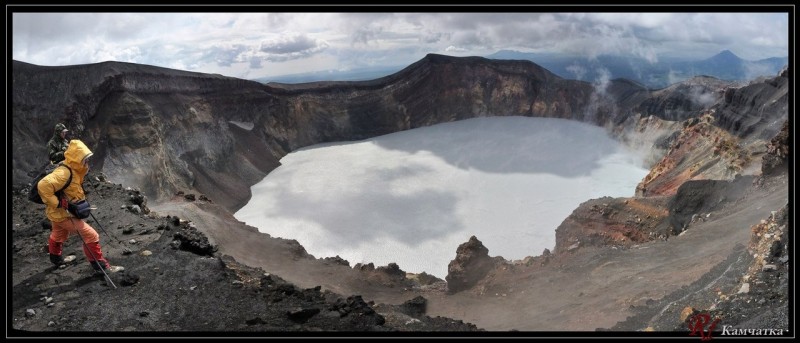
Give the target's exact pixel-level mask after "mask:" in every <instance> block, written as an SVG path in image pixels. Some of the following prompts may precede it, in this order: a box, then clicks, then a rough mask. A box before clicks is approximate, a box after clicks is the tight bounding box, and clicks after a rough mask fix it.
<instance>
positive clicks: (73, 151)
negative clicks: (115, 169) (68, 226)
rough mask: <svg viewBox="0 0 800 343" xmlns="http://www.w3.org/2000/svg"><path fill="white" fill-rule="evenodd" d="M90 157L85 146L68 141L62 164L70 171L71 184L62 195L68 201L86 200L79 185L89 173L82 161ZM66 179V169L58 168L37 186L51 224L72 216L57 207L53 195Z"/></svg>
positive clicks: (77, 141) (57, 201)
mask: <svg viewBox="0 0 800 343" xmlns="http://www.w3.org/2000/svg"><path fill="white" fill-rule="evenodd" d="M90 156H92V151H91V150H89V148H88V147H87V146H86V144H84V143H83V142H81V141H80V140H78V139H73V140H71V141H69V146H68V147H67V150H66V151H64V162H63V163H64V164H65V165H66V166H67V167H69V168H70V169H72V182H70V184H69V186H67V188H65V189H64V194H65V195H66V197H67V200H68V201H77V200H83V199H85V198H86V195H85V194H84V193H83V187H82V186H81V185H82V184H83V178H84V177H86V173H88V172H89V167H88V166H84V165H83V160H84V159H86V158H89V157H90ZM68 178H69V170H67V168H61V167H58V168H56V169H55V170H53V172H52V173H50V174H48V175H46V176H45V177H43V178H42V180H41V181H39V184H38V185H37V188H38V189H39V195H40V196H41V197H42V200H43V201H44V204H45V205H47V207H46V208H45V214H46V215H47V219H50V221H52V222H56V223H58V222H62V221H64V220H66V219H67V218H69V217H72V214H70V213H69V212H67V210H65V209H63V208H61V207H59V206H58V205H59V199H58V197H57V196H56V195H55V193H56V191H58V190H59V189H61V187H63V186H64V183H66V182H67V179H68Z"/></svg>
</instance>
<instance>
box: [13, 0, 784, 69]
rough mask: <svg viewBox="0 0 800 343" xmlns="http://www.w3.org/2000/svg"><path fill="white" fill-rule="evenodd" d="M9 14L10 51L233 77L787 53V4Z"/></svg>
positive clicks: (45, 58)
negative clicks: (703, 9)
mask: <svg viewBox="0 0 800 343" xmlns="http://www.w3.org/2000/svg"><path fill="white" fill-rule="evenodd" d="M10 8H11V9H12V12H13V7H10ZM454 9H458V8H457V7H454ZM530 9H531V10H532V11H535V10H536V9H537V8H536V7H531V8H530ZM723 9H726V10H729V8H727V7H725V8H723ZM741 9H742V10H747V8H741ZM12 23H13V25H12V47H13V49H12V58H14V59H16V60H21V61H25V62H29V63H34V64H40V65H69V64H83V63H94V62H100V61H106V60H119V61H128V62H134V63H143V64H152V65H159V66H164V67H169V68H188V67H196V68H197V69H196V70H195V71H201V72H209V73H222V74H226V75H231V74H234V75H233V76H236V75H245V74H249V73H250V72H249V69H261V70H263V71H265V72H266V71H275V70H281V71H285V72H287V73H290V72H301V71H302V70H286V67H287V66H290V64H291V63H293V61H297V60H301V59H308V58H314V59H316V60H317V61H318V63H323V62H322V61H324V63H328V64H327V65H321V64H320V65H316V64H314V65H311V64H301V63H294V64H291V67H293V68H317V70H318V69H341V68H347V67H350V66H365V65H376V64H380V63H386V64H391V65H400V64H408V63H411V62H414V61H415V60H416V59H418V58H421V57H422V56H424V55H425V54H427V53H431V52H434V53H451V54H454V55H459V56H463V55H478V56H481V55H487V54H491V53H493V52H495V51H497V50H501V49H511V50H519V51H525V52H547V53H568V54H572V55H576V56H582V57H589V58H592V57H596V56H599V55H604V54H611V55H624V56H635V57H640V58H644V59H646V60H648V61H651V62H654V61H657V60H658V59H659V58H662V57H682V58H691V59H699V58H707V57H710V56H712V55H714V54H716V53H718V52H719V51H721V50H724V49H729V50H731V51H733V52H734V53H736V54H737V55H739V56H740V57H742V58H744V59H747V60H757V59H762V58H767V57H785V56H787V55H788V43H789V37H788V32H789V25H788V14H787V13H320V14H312V13H12ZM267 67H268V68H267ZM754 69H755V68H754ZM305 71H312V70H305ZM754 71H755V70H754ZM574 72H578V71H577V70H575V71H574Z"/></svg>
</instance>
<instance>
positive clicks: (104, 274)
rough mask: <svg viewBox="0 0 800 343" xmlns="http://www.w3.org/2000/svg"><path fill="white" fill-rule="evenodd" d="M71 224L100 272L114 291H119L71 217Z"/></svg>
mask: <svg viewBox="0 0 800 343" xmlns="http://www.w3.org/2000/svg"><path fill="white" fill-rule="evenodd" d="M69 222H70V223H72V229H74V230H75V232H77V233H78V238H80V239H81V243H83V246H84V247H85V248H86V251H88V252H89V255H92V260H94V263H97V265H98V266H99V267H100V271H101V272H103V276H104V277H105V278H106V280H107V281H108V282H110V283H111V286H114V289H117V285H115V284H114V281H112V280H111V277H110V276H108V274H106V269H105V268H103V266H101V265H100V261H98V260H97V257H95V256H94V253H93V252H92V250H91V249H89V246H88V245H86V241H84V240H83V236H81V233H80V232H78V228H77V227H76V226H75V222H74V221H72V218H71V217H70V218H69Z"/></svg>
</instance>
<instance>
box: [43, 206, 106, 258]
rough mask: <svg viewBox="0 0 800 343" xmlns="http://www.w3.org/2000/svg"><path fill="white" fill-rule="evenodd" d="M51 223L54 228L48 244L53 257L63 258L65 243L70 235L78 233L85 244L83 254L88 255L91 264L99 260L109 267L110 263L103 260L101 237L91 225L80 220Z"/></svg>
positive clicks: (71, 219) (73, 219)
mask: <svg viewBox="0 0 800 343" xmlns="http://www.w3.org/2000/svg"><path fill="white" fill-rule="evenodd" d="M51 223H52V224H53V227H52V230H51V231H50V239H49V240H48V242H47V243H48V250H49V251H50V254H51V255H58V256H61V254H62V249H63V247H64V242H66V241H67V238H69V234H70V233H73V232H77V233H78V234H79V235H81V238H82V239H83V242H84V243H85V244H83V254H84V255H86V259H88V260H89V263H91V262H93V261H95V260H97V261H99V262H101V263H103V264H105V265H106V266H108V261H106V259H105V258H103V252H102V251H101V250H100V235H98V234H97V231H95V230H94V228H92V227H91V226H89V224H86V222H84V221H83V220H80V219H78V218H68V219H67V220H64V221H62V222H58V223H56V222H51Z"/></svg>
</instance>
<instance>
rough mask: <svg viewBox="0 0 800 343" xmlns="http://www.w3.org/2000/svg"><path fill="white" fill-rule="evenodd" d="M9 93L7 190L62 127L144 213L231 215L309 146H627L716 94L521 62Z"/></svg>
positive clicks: (131, 78) (68, 81)
mask: <svg viewBox="0 0 800 343" xmlns="http://www.w3.org/2000/svg"><path fill="white" fill-rule="evenodd" d="M13 79H14V83H13V86H14V89H13V127H12V143H13V145H14V149H15V152H16V153H15V154H14V156H13V178H14V183H15V184H18V185H21V184H25V183H26V182H28V181H30V175H29V173H30V172H31V171H32V170H35V169H37V167H38V166H40V165H42V164H44V163H45V162H46V157H45V155H46V154H45V147H44V145H45V142H46V141H47V139H48V138H49V137H50V135H51V130H52V126H53V125H54V124H55V123H57V122H66V123H67V125H68V127H69V128H70V129H71V130H72V133H73V136H72V137H73V138H79V139H82V140H84V141H86V142H87V143H88V144H89V146H90V147H92V148H93V149H94V150H96V156H97V157H96V159H95V160H96V162H95V163H97V164H96V165H95V166H94V167H95V168H100V169H101V170H102V171H103V172H104V173H106V174H107V175H108V177H109V178H110V179H112V180H116V181H118V182H123V183H126V184H130V185H132V186H136V187H139V188H141V189H142V190H143V191H144V192H145V193H146V194H147V195H148V196H150V197H151V198H152V199H153V200H154V201H158V200H159V199H165V198H167V197H169V196H171V195H172V194H174V193H175V192H177V191H186V192H189V191H193V192H197V193H201V194H205V195H207V196H208V197H209V198H210V199H212V200H214V201H217V202H218V203H220V204H222V205H224V206H225V207H226V208H228V209H230V210H235V209H237V208H239V207H241V206H242V205H244V204H245V203H246V202H247V200H249V198H250V192H249V187H250V186H251V185H252V184H254V183H256V182H257V181H258V180H260V179H262V178H263V177H264V176H265V175H266V174H267V173H268V172H269V171H271V170H272V169H274V168H275V167H277V166H278V165H279V162H278V161H279V159H280V158H281V157H283V156H284V155H285V154H287V153H289V152H291V151H293V150H295V149H297V148H300V147H304V146H308V145H312V144H317V143H323V142H330V141H348V140H358V139H365V138H369V137H374V136H377V135H382V134H388V133H392V132H396V131H400V130H406V129H411V128H416V127H422V126H428V125H433V124H437V123H443V122H449V121H454V120H460V119H467V118H474V117H484V116H503V115H517V116H535V117H558V118H566V119H572V120H579V121H584V122H589V123H593V124H596V125H600V126H605V127H607V128H609V129H610V130H612V131H616V132H617V133H620V134H621V133H623V132H627V133H631V132H634V131H632V129H633V128H636V127H637V126H638V127H640V126H642V121H641V119H640V118H648V117H650V116H655V117H658V118H662V119H674V118H689V117H692V116H695V115H696V113H695V110H697V109H698V108H700V107H698V105H697V104H698V102H697V101H693V100H691V99H689V98H690V97H692V96H697V94H700V95H702V96H703V97H704V99H705V100H707V101H710V102H714V101H718V100H719V99H721V93H720V94H717V93H715V91H714V90H715V89H717V88H718V87H719V85H718V84H719V83H721V82H720V81H715V82H711V81H708V80H705V82H697V81H692V82H690V83H691V84H689V85H686V86H683V87H679V86H676V87H673V88H674V89H669V88H668V89H664V90H660V91H657V92H650V91H648V90H647V89H645V88H644V87H642V86H641V85H638V84H636V83H633V82H630V81H626V80H612V81H610V82H607V83H604V84H591V83H587V82H581V81H573V80H564V79H561V78H559V77H557V76H555V75H554V74H552V73H550V72H549V71H547V70H545V69H543V68H541V67H539V66H538V65H536V64H533V63H531V62H528V61H495V60H488V59H484V58H479V57H468V58H456V57H448V56H441V55H428V56H427V57H425V58H424V59H422V60H420V61H419V62H416V63H414V64H412V65H410V66H409V67H407V68H406V69H404V70H402V71H400V72H398V73H396V74H392V75H389V76H387V77H384V78H381V79H377V80H372V81H363V82H319V83H311V84H299V85H278V84H273V85H262V84H259V83H256V82H251V81H246V80H240V79H235V78H229V77H223V76H221V75H209V74H201V73H191V72H185V71H177V70H170V69H165V68H158V67H152V66H146V65H136V64H130V63H119V62H105V63H99V64H92V65H81V66H69V67H40V66H35V65H30V64H26V63H22V62H16V61H15V62H14V64H13ZM717 95H718V96H717ZM715 96H717V98H715ZM659 99H661V100H659ZM663 99H667V100H663ZM675 99H677V100H675ZM681 99H683V100H681ZM670 104H673V105H670ZM703 104H705V103H703ZM659 125H660V126H662V127H663V126H664V125H661V124H659ZM645 129H646V128H645ZM645 129H641V128H639V131H644V130H645ZM649 133H654V131H652V130H651V131H650V132H649ZM658 134H659V135H658V136H655V137H654V136H648V139H649V141H648V142H647V143H648V145H646V147H645V149H649V147H650V146H652V143H653V142H656V141H657V139H659V138H660V139H662V140H663V138H664V137H662V136H669V135H670V134H672V132H669V131H668V130H660V131H659V132H658Z"/></svg>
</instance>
